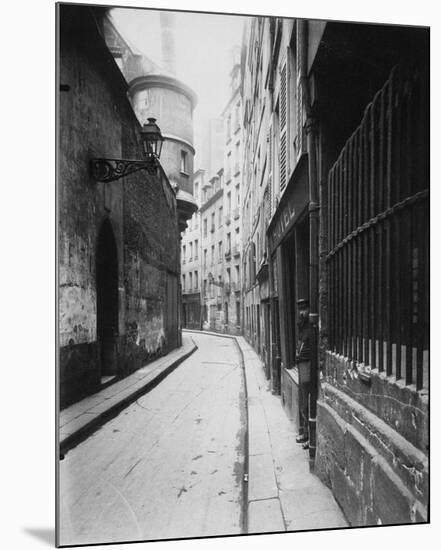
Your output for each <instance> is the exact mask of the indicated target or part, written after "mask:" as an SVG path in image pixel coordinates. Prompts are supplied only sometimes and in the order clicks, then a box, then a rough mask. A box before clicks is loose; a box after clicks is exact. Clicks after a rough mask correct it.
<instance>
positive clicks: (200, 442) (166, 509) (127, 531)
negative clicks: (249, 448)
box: [60, 335, 246, 544]
mask: <svg viewBox="0 0 441 550" xmlns="http://www.w3.org/2000/svg"><path fill="white" fill-rule="evenodd" d="M194 340H195V342H196V343H197V345H198V347H199V349H198V350H197V351H196V352H195V353H194V354H193V355H192V356H191V357H190V358H189V359H187V360H186V361H185V362H184V363H182V365H180V366H179V368H177V369H176V370H175V371H174V372H173V373H172V374H170V375H169V376H168V377H167V378H166V379H165V380H163V381H162V382H161V383H160V384H159V385H158V386H157V387H156V388H155V389H153V390H152V391H151V392H149V393H148V394H146V395H144V396H143V397H141V398H139V399H138V400H137V401H136V403H134V404H133V405H131V406H130V407H128V408H127V409H125V410H124V411H122V412H121V413H120V414H119V415H118V416H117V417H116V418H114V419H113V420H112V421H110V422H108V423H107V424H105V425H104V426H103V427H102V428H101V429H100V430H98V431H97V432H96V433H95V434H94V435H92V436H91V437H90V438H89V439H87V440H86V441H85V442H83V443H82V444H80V445H78V446H77V447H76V448H74V449H72V450H71V451H70V452H69V453H68V454H67V455H66V458H65V459H64V460H63V461H62V462H61V468H60V476H61V479H60V484H61V487H60V489H61V491H60V494H61V517H60V527H61V529H60V534H61V543H62V544H73V543H77V544H84V543H98V542H106V541H109V540H111V541H114V542H121V541H128V540H154V539H166V538H180V537H195V536H207V535H222V534H238V533H240V532H241V524H242V476H243V464H244V441H245V427H246V420H245V402H244V396H243V392H244V378H243V372H242V370H241V367H240V364H239V355H238V352H237V350H236V348H235V344H234V341H233V340H230V339H225V338H219V337H211V336H196V335H195V336H194Z"/></svg>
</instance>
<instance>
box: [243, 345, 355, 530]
mask: <svg viewBox="0 0 441 550" xmlns="http://www.w3.org/2000/svg"><path fill="white" fill-rule="evenodd" d="M236 341H237V342H238V344H239V346H240V348H241V350H242V353H243V356H244V363H245V375H246V382H247V391H248V434H249V435H248V437H249V475H248V532H249V533H262V532H276V531H300V530H307V529H326V528H332V527H334V528H335V527H347V526H348V523H347V521H346V520H345V517H344V515H343V513H342V511H341V509H340V507H339V506H338V504H337V503H336V501H335V499H334V497H333V495H332V492H331V491H330V490H329V489H328V488H327V487H326V486H325V485H324V484H323V483H322V482H321V481H320V480H319V479H318V477H317V476H315V475H314V474H312V473H311V472H310V470H309V454H308V451H305V450H304V449H302V446H301V445H299V444H298V443H296V441H295V437H296V427H295V426H294V424H293V423H292V422H291V421H290V420H289V419H288V416H287V414H286V413H285V411H284V410H283V407H282V403H281V401H280V398H278V397H276V396H274V395H272V393H271V390H270V387H269V381H267V380H266V378H265V374H264V370H263V365H262V362H261V361H260V359H259V357H258V355H257V354H256V352H255V351H254V350H253V348H252V347H251V346H250V345H249V344H248V343H247V342H246V340H245V339H244V338H243V337H236Z"/></svg>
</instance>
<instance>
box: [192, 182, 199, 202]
mask: <svg viewBox="0 0 441 550" xmlns="http://www.w3.org/2000/svg"><path fill="white" fill-rule="evenodd" d="M193 196H194V198H195V199H196V200H198V196H199V184H198V183H197V182H196V183H195V184H194V187H193Z"/></svg>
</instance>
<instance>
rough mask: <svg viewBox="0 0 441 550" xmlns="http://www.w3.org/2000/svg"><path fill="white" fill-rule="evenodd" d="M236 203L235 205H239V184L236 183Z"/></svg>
mask: <svg viewBox="0 0 441 550" xmlns="http://www.w3.org/2000/svg"><path fill="white" fill-rule="evenodd" d="M236 204H237V206H240V186H239V184H237V185H236Z"/></svg>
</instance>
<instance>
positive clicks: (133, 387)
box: [59, 334, 197, 455]
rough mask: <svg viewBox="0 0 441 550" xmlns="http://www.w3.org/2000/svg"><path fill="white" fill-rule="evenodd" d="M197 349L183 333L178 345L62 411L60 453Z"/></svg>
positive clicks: (164, 375)
mask: <svg viewBox="0 0 441 550" xmlns="http://www.w3.org/2000/svg"><path fill="white" fill-rule="evenodd" d="M196 349H197V346H196V344H195V343H194V342H193V340H192V338H191V337H190V335H188V334H183V335H182V346H181V347H180V348H177V349H175V350H173V351H171V352H170V353H168V354H167V355H164V357H161V358H159V359H157V360H156V361H153V362H151V363H149V364H148V365H146V366H145V367H142V368H140V369H138V370H137V371H135V372H134V373H133V374H131V375H130V376H127V377H126V378H123V379H122V380H120V381H118V382H115V383H114V384H111V385H110V386H107V387H106V388H105V389H103V390H101V391H99V392H97V393H94V394H93V395H90V396H89V397H86V398H85V399H82V400H81V401H78V402H77V403H74V404H73V405H71V406H70V407H67V408H66V409H64V410H62V411H61V413H60V417H59V427H60V436H59V437H60V439H59V442H60V452H61V454H62V455H63V454H64V453H65V452H67V451H68V450H69V449H71V448H72V447H74V446H75V445H76V444H77V443H78V442H80V441H81V440H82V439H84V438H85V437H86V436H88V435H90V434H91V433H92V432H93V431H94V430H96V429H97V428H98V427H99V426H100V425H101V424H102V423H103V422H105V421H107V420H109V419H110V418H112V417H113V416H115V415H116V414H118V413H119V412H120V411H121V410H122V409H123V408H124V407H126V406H127V405H129V404H130V403H132V402H133V401H135V400H136V399H137V398H138V397H140V396H141V395H143V394H144V393H146V392H147V391H149V390H151V389H152V388H154V387H155V386H156V385H157V384H158V383H159V382H160V381H161V380H163V379H164V378H165V377H166V376H167V375H168V374H170V373H171V372H172V371H173V370H174V369H175V368H176V367H177V366H178V365H179V364H180V363H182V361H184V360H185V359H186V358H187V357H189V356H190V355H191V354H192V353H193V352H194V351H196Z"/></svg>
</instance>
